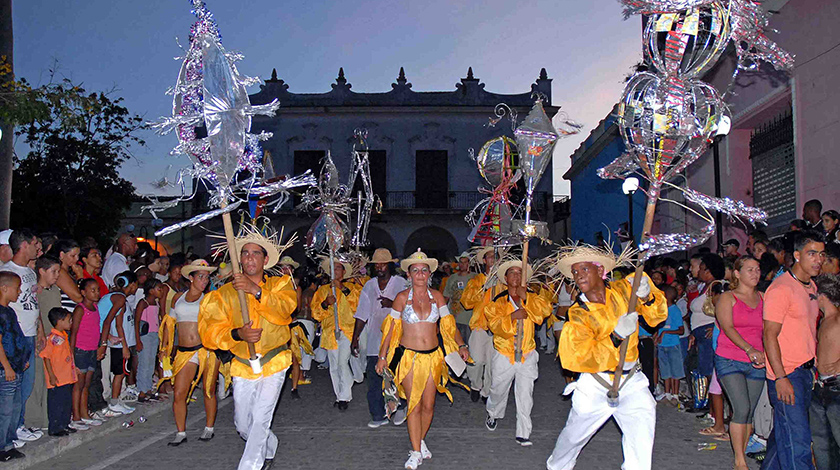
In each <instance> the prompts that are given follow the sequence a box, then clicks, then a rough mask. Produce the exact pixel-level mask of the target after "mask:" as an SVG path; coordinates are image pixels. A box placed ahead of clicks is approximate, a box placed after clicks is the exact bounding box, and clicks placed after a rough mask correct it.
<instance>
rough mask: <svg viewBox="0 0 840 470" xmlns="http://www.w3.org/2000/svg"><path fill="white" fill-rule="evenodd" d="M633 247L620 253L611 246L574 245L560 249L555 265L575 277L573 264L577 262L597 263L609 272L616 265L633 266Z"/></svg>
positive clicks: (570, 276)
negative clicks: (610, 247)
mask: <svg viewBox="0 0 840 470" xmlns="http://www.w3.org/2000/svg"><path fill="white" fill-rule="evenodd" d="M632 255H633V252H632V249H625V250H624V252H622V253H621V254H620V255H618V256H616V254H615V253H613V251H612V250H611V249H609V248H598V247H595V246H592V245H572V246H568V247H565V248H563V249H561V250H560V252H559V253H558V255H557V261H556V263H555V267H556V268H557V269H558V270H560V273H561V274H562V275H563V276H564V277H566V278H568V279H574V276H573V275H572V266H573V265H575V264H577V263H595V264H599V265H601V266H603V267H604V274H609V273H610V271H612V270H613V269H615V267H616V266H632V262H631V258H632Z"/></svg>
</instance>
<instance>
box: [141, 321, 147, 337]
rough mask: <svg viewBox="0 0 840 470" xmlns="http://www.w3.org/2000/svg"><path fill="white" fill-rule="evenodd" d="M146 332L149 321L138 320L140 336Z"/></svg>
mask: <svg viewBox="0 0 840 470" xmlns="http://www.w3.org/2000/svg"><path fill="white" fill-rule="evenodd" d="M147 334H149V322H147V321H145V320H140V336H146V335H147Z"/></svg>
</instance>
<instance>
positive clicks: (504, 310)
mask: <svg viewBox="0 0 840 470" xmlns="http://www.w3.org/2000/svg"><path fill="white" fill-rule="evenodd" d="M510 308H513V307H510V306H509V305H508V300H507V295H505V296H504V297H503V298H502V299H499V301H496V302H491V303H490V304H488V305H487V306H486V307H485V308H484V314H485V316H486V317H487V323H488V326H489V327H490V331H492V332H493V334H494V335H496V336H498V337H499V338H505V339H511V338H513V337H514V336H516V322H515V321H514V320H513V319H511V318H510V314H511V313H513V310H510ZM508 310H510V311H508Z"/></svg>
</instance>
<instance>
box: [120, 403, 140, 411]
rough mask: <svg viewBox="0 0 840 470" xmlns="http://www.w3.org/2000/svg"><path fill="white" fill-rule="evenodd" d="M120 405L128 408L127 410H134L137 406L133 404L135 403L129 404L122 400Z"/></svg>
mask: <svg viewBox="0 0 840 470" xmlns="http://www.w3.org/2000/svg"><path fill="white" fill-rule="evenodd" d="M120 405H122V406H123V407H125V408H128V409H129V410H131V411H134V410H136V409H137V406H135V405H129V404H128V403H126V402H124V401H121V402H120Z"/></svg>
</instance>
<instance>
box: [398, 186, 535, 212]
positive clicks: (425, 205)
mask: <svg viewBox="0 0 840 470" xmlns="http://www.w3.org/2000/svg"><path fill="white" fill-rule="evenodd" d="M486 197H487V195H486V194H484V193H479V192H478V191H440V192H416V191H388V192H387V193H386V194H385V197H384V198H382V208H383V209H385V210H421V211H459V212H460V211H469V210H472V208H474V207H475V206H476V204H478V203H479V202H480V201H481V200H483V199H485V198H486ZM546 203H547V193H545V192H536V193H534V200H533V202H532V204H531V209H532V210H536V211H538V212H542V211H545V209H546V206H547V204H546Z"/></svg>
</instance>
